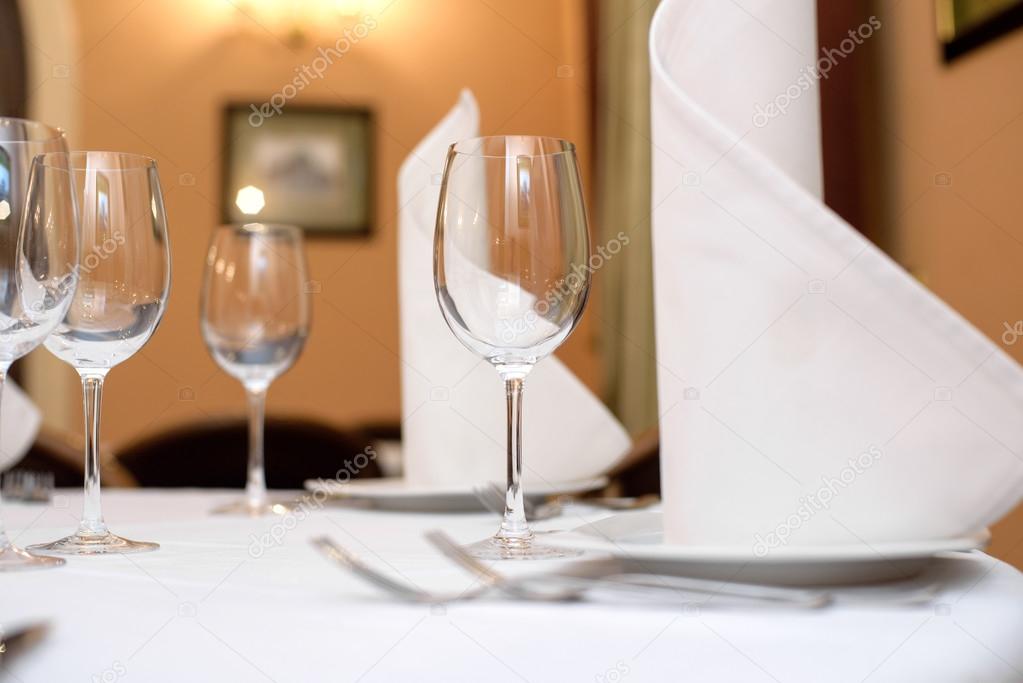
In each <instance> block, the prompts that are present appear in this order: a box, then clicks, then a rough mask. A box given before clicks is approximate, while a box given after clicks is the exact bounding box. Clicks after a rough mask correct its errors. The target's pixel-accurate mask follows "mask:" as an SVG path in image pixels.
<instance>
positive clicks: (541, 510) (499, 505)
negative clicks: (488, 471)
mask: <svg viewBox="0 0 1023 683" xmlns="http://www.w3.org/2000/svg"><path fill="white" fill-rule="evenodd" d="M472 492H473V494H475V496H476V498H477V500H479V502H480V503H481V504H482V505H483V507H484V508H486V509H487V510H489V511H490V512H493V513H494V514H497V515H503V514H504V506H505V492H504V490H503V489H502V488H501V487H499V486H498V485H497V484H494V483H493V482H490V483H488V484H484V485H481V486H475V487H473V490H472ZM659 501H660V498H659V497H658V496H652V495H650V496H640V497H638V498H583V499H575V498H570V497H564V496H562V497H558V498H555V499H553V500H550V501H547V502H545V503H535V502H533V501H532V500H530V499H528V498H527V499H525V500H524V501H523V506H522V507H523V511H524V512H525V513H526V519H527V520H529V521H531V522H538V521H543V520H545V519H551V518H554V517H557V516H558V515H560V514H562V513H563V512H564V509H565V505H566V504H568V503H576V502H578V503H580V504H583V505H591V506H593V507H598V508H605V509H607V510H639V509H642V508H645V507H649V506H650V505H653V504H655V503H657V502H659Z"/></svg>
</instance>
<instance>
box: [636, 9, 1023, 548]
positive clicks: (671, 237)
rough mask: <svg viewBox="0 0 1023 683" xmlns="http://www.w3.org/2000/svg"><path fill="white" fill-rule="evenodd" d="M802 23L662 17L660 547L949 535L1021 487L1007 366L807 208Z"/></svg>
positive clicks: (728, 12)
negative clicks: (663, 521)
mask: <svg viewBox="0 0 1023 683" xmlns="http://www.w3.org/2000/svg"><path fill="white" fill-rule="evenodd" d="M814 26H815V20H814V2H813V0H739V1H738V2H717V1H716V0H666V1H665V2H664V3H662V5H661V6H660V8H659V10H658V12H657V15H656V17H655V19H654V23H653V27H652V30H651V44H650V51H651V62H652V67H651V70H652V91H653V94H652V97H653V100H652V112H653V113H652V125H653V146H654V149H653V155H654V183H653V185H654V187H653V204H654V206H655V209H654V214H653V231H654V235H653V242H654V247H655V248H654V262H655V263H654V269H655V298H656V302H655V310H656V327H657V349H658V363H659V365H660V368H659V372H658V383H659V400H660V405H661V407H660V409H661V412H662V420H661V436H662V442H661V465H662V488H663V491H664V503H665V515H666V534H667V537H668V539H669V540H670V541H672V542H676V543H697V544H702V543H706V544H715V545H721V544H729V545H737V546H738V545H741V546H746V547H749V548H750V549H751V551H752V552H755V553H756V554H763V553H765V552H768V551H769V549H770V548H771V547H774V546H777V545H779V544H786V543H787V544H797V543H805V544H814V543H849V542H856V541H863V542H868V543H869V542H872V541H896V540H913V539H933V538H943V537H954V536H961V535H964V534H967V533H969V532H971V531H973V530H975V529H977V528H979V527H983V526H984V525H987V524H990V523H991V522H993V521H995V520H997V519H998V518H999V517H1000V516H1002V515H1003V514H1005V513H1006V512H1007V511H1008V510H1009V509H1011V508H1012V507H1013V506H1014V505H1015V504H1016V503H1017V502H1018V501H1019V500H1020V497H1021V495H1023V460H1021V457H1020V453H1023V421H1021V420H1020V416H1021V415H1023V373H1021V371H1020V368H1019V366H1018V365H1017V364H1016V363H1015V362H1014V361H1013V360H1012V359H1011V358H1009V356H1007V355H1006V354H1005V353H1004V352H1003V351H1002V349H1001V348H999V347H998V346H997V345H996V344H994V343H992V342H991V341H990V340H989V339H987V338H986V337H985V336H984V335H983V334H981V333H980V332H979V331H978V330H976V329H975V328H974V327H973V326H971V325H970V324H969V323H968V322H967V321H966V320H964V319H963V318H962V317H961V316H959V315H958V314H957V313H956V312H955V311H954V310H952V309H951V308H950V307H949V306H948V305H946V304H945V303H944V302H942V301H941V300H940V299H938V298H937V297H936V296H934V295H933V294H932V293H931V292H930V291H928V290H927V289H925V288H924V287H923V286H921V285H920V284H919V283H918V282H916V281H915V280H914V279H913V278H912V277H911V276H910V275H909V274H907V273H906V272H905V271H904V270H903V269H902V268H900V267H899V266H898V265H897V264H896V263H894V262H893V261H892V260H891V259H889V258H888V257H887V256H886V255H885V254H884V253H883V252H881V251H880V250H878V249H877V248H876V247H874V246H873V245H872V244H871V243H870V242H869V241H868V240H866V239H865V238H864V237H863V236H862V235H861V234H860V233H858V232H857V231H856V230H855V229H853V227H851V226H849V225H848V224H846V223H845V222H844V221H843V220H842V219H841V218H839V217H838V216H836V215H835V214H834V213H832V212H831V211H830V210H829V209H827V207H825V206H824V205H823V204H822V203H821V201H820V199H819V197H820V188H821V179H820V144H819V130H820V126H819V115H818V93H817V89H818V88H817V80H816V77H815V76H814V72H813V71H812V69H811V68H810V67H812V66H814V65H815V64H816V63H817V61H818V55H817V46H816V39H815V36H814ZM865 26H868V27H870V28H869V29H866V28H864V29H863V30H862V32H861V33H860V35H861V36H863V35H865V34H866V36H867V37H866V38H865V39H868V40H869V34H870V33H872V31H873V30H883V29H879V28H878V26H879V25H877V24H875V23H873V22H870V23H868V24H866V25H865ZM861 28H863V27H861ZM821 65H822V67H823V66H824V63H823V62H822V63H821ZM841 66H842V65H841V64H838V65H836V66H834V67H833V68H841Z"/></svg>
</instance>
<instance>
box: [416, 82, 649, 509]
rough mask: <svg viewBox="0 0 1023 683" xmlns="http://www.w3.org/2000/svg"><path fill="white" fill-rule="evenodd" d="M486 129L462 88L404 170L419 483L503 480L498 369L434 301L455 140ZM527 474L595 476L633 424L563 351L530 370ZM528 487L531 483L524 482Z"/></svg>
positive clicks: (623, 447) (618, 452) (620, 451)
mask: <svg viewBox="0 0 1023 683" xmlns="http://www.w3.org/2000/svg"><path fill="white" fill-rule="evenodd" d="M477 135H479V108H478V107H477V104H476V100H475V99H474V98H473V96H472V93H470V92H469V91H468V90H464V91H462V93H461V96H460V97H459V100H458V103H457V104H456V105H455V107H454V108H453V109H452V110H451V111H450V112H449V113H448V114H447V116H445V117H444V119H443V120H441V122H440V123H438V124H437V126H436V127H435V128H434V129H433V130H432V131H430V133H429V134H428V135H427V136H426V137H425V138H424V139H423V141H422V142H420V143H419V145H418V146H417V147H416V149H415V150H414V151H413V152H412V153H411V154H410V155H409V157H408V159H406V160H405V163H404V164H402V167H401V171H400V173H399V175H398V201H399V206H400V207H401V209H400V220H399V223H400V227H399V238H398V241H399V245H398V252H399V266H398V270H399V296H400V306H401V363H402V368H401V391H402V448H403V452H404V476H405V479H406V481H408V482H409V483H410V484H413V485H416V486H426V487H429V486H451V485H465V486H472V485H476V484H480V483H482V482H486V481H503V479H504V472H505V466H506V465H505V459H506V455H505V432H506V430H507V425H506V421H505V420H506V418H505V407H504V403H505V396H504V388H503V386H502V383H501V381H500V378H499V377H498V375H497V372H496V371H495V370H494V369H493V368H492V367H491V366H490V365H489V364H488V363H487V362H486V361H484V360H482V359H481V358H479V357H478V356H476V355H475V354H473V353H472V352H471V351H469V350H468V349H466V348H465V347H464V346H462V344H461V343H460V342H459V341H458V340H457V339H455V337H454V335H453V334H452V333H451V330H450V329H448V326H447V323H446V322H445V321H444V317H443V315H442V313H441V311H440V307H439V306H438V304H437V297H436V294H435V293H434V282H433V233H434V225H435V222H436V218H437V202H438V198H439V196H440V182H441V177H442V174H443V171H444V163H445V160H446V158H447V151H448V147H449V146H450V145H451V144H452V143H454V142H457V141H459V140H462V139H466V138H472V137H475V136H477ZM523 406H524V415H523V424H524V427H523V430H524V434H523V449H524V461H525V462H524V468H525V470H524V474H523V479H524V481H525V485H526V486H527V487H528V486H529V485H530V483H531V482H532V483H537V482H544V483H559V482H568V481H576V480H580V479H586V478H590V477H593V476H596V475H599V474H600V473H602V472H604V471H605V470H607V469H608V468H610V467H611V466H612V465H613V464H614V463H615V462H616V461H617V460H618V459H620V458H621V457H622V456H623V455H624V454H625V453H626V452H627V451H628V448H629V445H630V440H629V437H628V434H626V432H625V430H624V428H623V427H622V426H621V424H620V423H619V422H618V421H617V420H615V418H614V416H613V415H611V413H610V412H609V411H608V410H607V408H606V407H605V406H604V405H603V404H602V403H601V402H600V400H599V399H598V398H597V397H596V396H594V395H593V393H592V392H590V391H589V390H588V389H587V388H586V387H585V385H583V384H582V382H580V381H579V379H578V378H577V377H576V376H575V375H574V374H573V373H572V372H571V371H570V370H569V369H568V368H566V367H565V366H564V365H563V364H562V363H561V362H560V361H559V360H558V359H557V358H555V357H550V358H547V359H545V360H543V361H541V362H540V363H538V364H537V366H536V367H535V368H534V370H533V371H532V372H531V373H530V375H529V377H528V378H527V379H526V391H525V400H524V402H523ZM527 490H528V488H527Z"/></svg>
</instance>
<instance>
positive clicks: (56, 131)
mask: <svg viewBox="0 0 1023 683" xmlns="http://www.w3.org/2000/svg"><path fill="white" fill-rule="evenodd" d="M14 123H20V124H23V125H25V126H26V127H28V128H33V129H36V130H42V131H45V132H46V134H47V136H48V137H44V138H39V139H37V140H0V145H38V144H43V143H47V142H53V141H54V140H61V139H63V138H66V137H67V134H66V133H65V132H64V129H63V128H60V127H58V126H51V125H50V124H48V123H43V122H42V121H36V120H34V119H23V118H21V117H20V116H0V128H3V127H6V126H8V125H11V124H14Z"/></svg>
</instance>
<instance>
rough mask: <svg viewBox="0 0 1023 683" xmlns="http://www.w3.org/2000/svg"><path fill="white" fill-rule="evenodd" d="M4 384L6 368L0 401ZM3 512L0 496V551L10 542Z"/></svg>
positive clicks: (0, 379)
mask: <svg viewBox="0 0 1023 683" xmlns="http://www.w3.org/2000/svg"><path fill="white" fill-rule="evenodd" d="M6 383H7V368H6V367H4V368H2V369H0V399H2V397H3V391H4V385H5V384H6ZM0 404H2V400H0ZM3 510H4V501H3V497H2V496H0V550H4V549H5V548H9V547H10V546H11V541H10V539H9V538H7V528H6V527H5V526H4V516H3Z"/></svg>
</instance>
